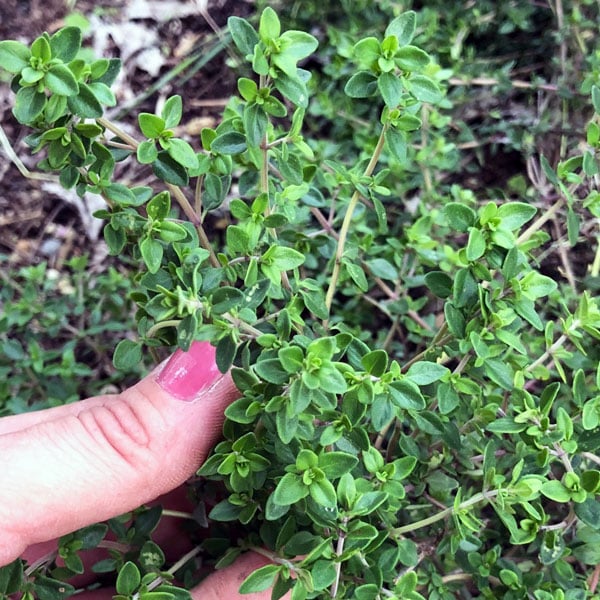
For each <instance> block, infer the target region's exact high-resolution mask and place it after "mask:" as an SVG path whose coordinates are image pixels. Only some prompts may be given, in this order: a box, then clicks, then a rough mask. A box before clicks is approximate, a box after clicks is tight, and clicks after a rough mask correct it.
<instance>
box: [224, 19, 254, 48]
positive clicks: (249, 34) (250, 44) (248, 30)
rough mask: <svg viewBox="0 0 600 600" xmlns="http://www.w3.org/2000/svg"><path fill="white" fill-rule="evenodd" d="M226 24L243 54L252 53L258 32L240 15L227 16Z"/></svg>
mask: <svg viewBox="0 0 600 600" xmlns="http://www.w3.org/2000/svg"><path fill="white" fill-rule="evenodd" d="M227 26H228V27H229V31H230V33H231V37H232V38H233V42H234V44H235V45H236V46H237V47H238V49H239V51H240V52H241V53H242V54H244V55H248V54H252V53H253V52H254V46H256V44H258V34H257V33H256V30H255V29H254V27H252V25H250V23H248V21H246V19H241V18H240V17H229V19H227Z"/></svg>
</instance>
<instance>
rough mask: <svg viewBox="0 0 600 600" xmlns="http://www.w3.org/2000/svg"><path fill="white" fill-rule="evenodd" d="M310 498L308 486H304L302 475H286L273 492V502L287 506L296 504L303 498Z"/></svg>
mask: <svg viewBox="0 0 600 600" xmlns="http://www.w3.org/2000/svg"><path fill="white" fill-rule="evenodd" d="M306 496H308V486H306V485H304V483H303V482H302V478H301V477H300V475H297V474H296V473H286V474H285V475H284V476H283V477H282V478H281V479H280V480H279V483H278V484H277V487H276V488H275V491H274V492H273V502H275V503H276V504H279V505H282V506H286V505H289V504H295V503H296V502H298V501H299V500H301V499H302V498H306Z"/></svg>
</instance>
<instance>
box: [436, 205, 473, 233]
mask: <svg viewBox="0 0 600 600" xmlns="http://www.w3.org/2000/svg"><path fill="white" fill-rule="evenodd" d="M444 212H445V213H446V218H447V219H448V224H449V225H450V227H452V229H456V231H468V229H469V227H472V226H473V225H474V224H475V220H476V219H477V215H476V214H475V211H474V210H473V209H472V208H470V207H468V206H465V205H464V204H460V203H458V202H449V203H448V204H446V205H445V206H444Z"/></svg>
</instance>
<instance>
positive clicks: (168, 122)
mask: <svg viewBox="0 0 600 600" xmlns="http://www.w3.org/2000/svg"><path fill="white" fill-rule="evenodd" d="M182 115H183V102H182V100H181V96H179V95H178V94H176V95H175V96H171V97H170V98H169V99H168V100H167V101H166V102H165V104H164V106H163V108H162V111H161V113H160V116H161V117H162V119H163V121H164V124H165V128H166V129H171V128H173V127H177V125H179V122H180V121H181V117H182Z"/></svg>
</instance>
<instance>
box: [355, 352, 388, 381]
mask: <svg viewBox="0 0 600 600" xmlns="http://www.w3.org/2000/svg"><path fill="white" fill-rule="evenodd" d="M360 362H361V364H362V366H363V367H364V368H365V371H366V372H367V373H369V374H370V375H373V376H374V377H381V376H382V375H383V374H384V373H385V371H386V369H387V366H388V355H387V352H386V351H385V350H372V351H371V352H369V353H368V354H365V355H364V356H363V357H362V358H361V359H360Z"/></svg>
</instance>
